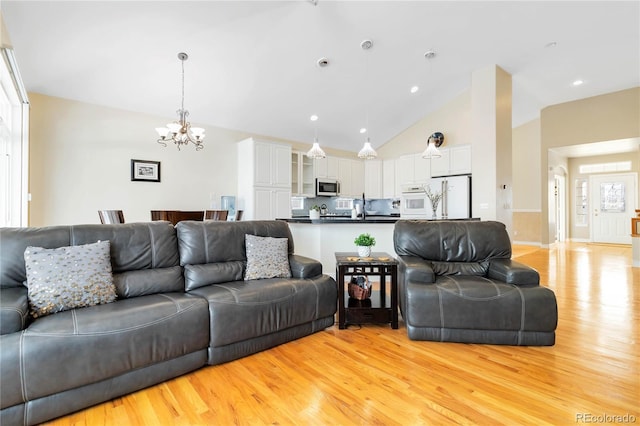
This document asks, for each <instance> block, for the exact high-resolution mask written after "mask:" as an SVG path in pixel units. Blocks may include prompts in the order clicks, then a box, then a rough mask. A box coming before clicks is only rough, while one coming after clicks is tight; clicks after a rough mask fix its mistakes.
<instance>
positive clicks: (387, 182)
mask: <svg viewBox="0 0 640 426" xmlns="http://www.w3.org/2000/svg"><path fill="white" fill-rule="evenodd" d="M399 196H400V193H399V192H396V160H383V161H382V198H395V197H399Z"/></svg>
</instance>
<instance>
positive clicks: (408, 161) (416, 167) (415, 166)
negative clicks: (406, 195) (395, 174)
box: [396, 154, 431, 185]
mask: <svg viewBox="0 0 640 426" xmlns="http://www.w3.org/2000/svg"><path fill="white" fill-rule="evenodd" d="M398 166H399V167H400V170H399V176H400V185H406V184H414V183H427V182H429V179H430V178H431V162H430V161H429V159H428V158H422V154H409V155H403V156H401V157H400V159H399V162H397V163H396V167H398Z"/></svg>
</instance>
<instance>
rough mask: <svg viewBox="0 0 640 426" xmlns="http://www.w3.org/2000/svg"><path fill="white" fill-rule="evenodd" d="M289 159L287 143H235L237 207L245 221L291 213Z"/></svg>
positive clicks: (287, 215) (262, 141)
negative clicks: (241, 211) (236, 154)
mask: <svg viewBox="0 0 640 426" xmlns="http://www.w3.org/2000/svg"><path fill="white" fill-rule="evenodd" d="M291 159H292V157H291V147H290V146H289V145H285V144H279V143H273V142H268V141H264V140H258V139H254V138H249V139H245V140H243V141H241V142H238V170H239V173H238V208H240V209H243V210H244V215H245V216H244V217H246V219H247V220H252V219H276V218H278V217H283V218H286V217H290V216H291V182H292V179H291V171H292V167H293V166H292V162H291Z"/></svg>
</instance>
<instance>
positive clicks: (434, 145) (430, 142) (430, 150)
mask: <svg viewBox="0 0 640 426" xmlns="http://www.w3.org/2000/svg"><path fill="white" fill-rule="evenodd" d="M443 143H444V135H443V134H442V133H440V132H435V133H433V134H432V135H431V136H429V137H428V138H427V149H425V150H424V152H423V153H422V158H440V157H442V154H441V153H440V151H438V148H439V147H440V145H442V144H443Z"/></svg>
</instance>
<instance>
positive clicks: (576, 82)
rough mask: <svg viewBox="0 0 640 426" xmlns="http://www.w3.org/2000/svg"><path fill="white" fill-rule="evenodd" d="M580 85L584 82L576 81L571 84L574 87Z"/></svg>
mask: <svg viewBox="0 0 640 426" xmlns="http://www.w3.org/2000/svg"><path fill="white" fill-rule="evenodd" d="M582 83H584V81H582V80H576V81H574V82H573V83H572V84H573V85H574V86H580V85H581V84H582Z"/></svg>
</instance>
